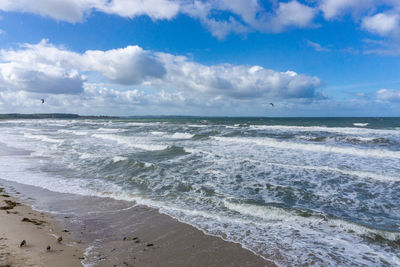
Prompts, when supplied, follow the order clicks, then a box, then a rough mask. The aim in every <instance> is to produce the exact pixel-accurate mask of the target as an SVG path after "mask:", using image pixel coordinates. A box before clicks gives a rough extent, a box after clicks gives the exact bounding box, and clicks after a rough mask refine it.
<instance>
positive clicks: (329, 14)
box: [319, 0, 377, 20]
mask: <svg viewBox="0 0 400 267" xmlns="http://www.w3.org/2000/svg"><path fill="white" fill-rule="evenodd" d="M376 2H377V1H375V0H321V1H320V5H319V6H320V9H321V10H322V12H323V14H324V17H325V19H328V20H329V19H334V18H336V17H341V16H343V15H344V14H347V13H351V14H353V15H355V16H356V15H358V14H360V13H361V12H363V11H365V10H368V9H371V8H372V7H374V5H375V4H376Z"/></svg>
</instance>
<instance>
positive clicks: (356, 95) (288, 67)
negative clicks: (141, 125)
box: [0, 0, 400, 116]
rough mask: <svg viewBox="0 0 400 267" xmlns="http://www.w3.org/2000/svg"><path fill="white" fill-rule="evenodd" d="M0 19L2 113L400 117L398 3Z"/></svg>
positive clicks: (95, 1) (215, 4) (139, 1)
mask: <svg viewBox="0 0 400 267" xmlns="http://www.w3.org/2000/svg"><path fill="white" fill-rule="evenodd" d="M0 17H1V19H0V49H1V51H0V112H1V113H8V112H21V113H22V112H27V113H32V112H72V113H80V114H106V115H208V116H222V115H229V116H398V115H399V112H400V107H399V104H400V75H399V70H400V60H399V59H400V58H399V56H400V45H399V43H400V3H399V2H398V1H396V0H381V1H376V0H346V1H344V0H308V1H296V0H292V1H277V0H269V1H267V0H264V1H257V0H230V1H228V0H212V1H211V0H208V1H205V0H203V1H200V0H130V1H128V0H111V1H106V0H37V1H35V3H34V4H33V3H32V1H29V0H3V1H1V2H0ZM40 98H45V99H46V103H45V104H43V105H42V104H41V102H40V101H39V100H40ZM269 102H274V103H275V106H274V108H272V107H271V106H269V105H268V103H269Z"/></svg>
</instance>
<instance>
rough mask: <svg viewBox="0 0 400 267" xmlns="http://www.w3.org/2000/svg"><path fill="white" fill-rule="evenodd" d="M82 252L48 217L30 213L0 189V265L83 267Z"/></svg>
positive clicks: (24, 205)
mask: <svg viewBox="0 0 400 267" xmlns="http://www.w3.org/2000/svg"><path fill="white" fill-rule="evenodd" d="M60 236H61V237H62V241H61V242H58V241H57V239H58V238H59V237H60ZM23 240H25V241H26V244H25V245H24V246H20V244H21V242H22V241H23ZM47 246H50V250H47ZM83 252H84V247H83V245H81V244H78V243H76V242H75V241H73V240H72V238H71V237H70V235H69V234H68V233H66V232H63V229H62V228H61V226H60V224H59V223H58V222H57V221H56V220H55V219H54V218H53V217H52V216H51V215H49V214H47V213H41V212H38V211H34V210H32V208H31V207H30V206H29V205H26V204H22V203H21V202H20V200H18V199H17V198H15V197H12V196H10V195H8V193H7V192H5V191H4V189H3V188H1V187H0V266H60V267H62V266H66V267H67V266H82V264H81V260H82V259H83Z"/></svg>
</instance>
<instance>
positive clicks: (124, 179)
mask: <svg viewBox="0 0 400 267" xmlns="http://www.w3.org/2000/svg"><path fill="white" fill-rule="evenodd" d="M0 143H3V144H6V145H7V153H8V154H7V155H9V156H7V157H0V178H1V179H5V180H10V181H14V182H18V183H23V184H29V185H34V186H38V187H43V188H46V189H49V190H52V191H56V192H66V193H74V194H81V195H93V196H100V197H111V198H116V199H124V200H133V201H136V202H137V203H140V204H144V205H148V206H151V207H155V208H157V209H159V210H160V212H162V213H165V214H167V215H170V216H172V217H174V218H177V219H178V220H180V221H182V222H185V223H188V224H191V225H193V226H195V227H197V228H199V229H201V230H203V231H204V232H206V233H208V234H211V235H216V236H220V237H222V238H223V239H225V240H229V241H233V242H238V243H240V244H242V246H243V247H245V248H247V249H249V250H251V251H253V252H254V253H256V254H258V255H260V256H262V257H266V258H269V259H272V260H273V261H274V262H275V263H276V264H278V265H281V266H287V265H291V266H293V265H317V266H338V265H340V266H400V118H312V119H310V118H296V119H289V118H287V119H269V118H159V119H157V118H152V119H121V120H13V121H1V122H0ZM0 149H3V150H5V149H6V148H5V147H4V145H2V146H0ZM22 150H23V151H26V153H21V152H20V151H22ZM13 151H19V152H18V153H13ZM4 153H5V152H4Z"/></svg>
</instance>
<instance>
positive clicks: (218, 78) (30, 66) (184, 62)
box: [0, 40, 322, 99]
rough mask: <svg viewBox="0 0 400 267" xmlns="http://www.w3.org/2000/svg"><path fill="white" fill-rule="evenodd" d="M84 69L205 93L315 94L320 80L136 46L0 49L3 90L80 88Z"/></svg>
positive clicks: (118, 79) (44, 44)
mask: <svg viewBox="0 0 400 267" xmlns="http://www.w3.org/2000/svg"><path fill="white" fill-rule="evenodd" d="M90 73H99V74H101V75H103V76H104V77H106V78H108V80H109V82H111V83H113V84H119V85H135V86H141V87H142V88H149V89H156V90H159V89H162V88H167V89H170V90H175V91H177V92H183V93H185V94H196V95H205V96H207V97H208V98H211V97H216V96H223V97H227V98H232V99H255V98H260V97H269V98H281V99H283V98H317V97H319V94H318V89H319V88H320V87H321V85H322V83H321V81H320V80H319V79H318V78H317V77H311V76H307V75H303V74H297V73H296V72H293V71H286V72H278V71H274V70H269V69H264V68H263V67H260V66H247V65H231V64H220V65H211V66H207V65H203V64H200V63H197V62H194V61H191V60H189V59H188V58H187V57H184V56H176V55H172V54H167V53H156V52H153V51H147V50H143V49H142V48H140V47H138V46H128V47H125V48H120V49H112V50H108V51H98V50H88V51H86V52H84V53H82V54H80V53H76V52H72V51H68V50H66V49H62V48H59V47H56V46H54V45H52V44H49V43H48V41H46V40H43V41H41V42H40V43H38V44H34V45H32V44H25V45H22V46H21V47H20V49H18V50H1V51H0V75H1V76H0V88H3V90H4V89H7V88H8V89H11V90H25V91H29V92H43V93H53V94H57V93H59V94H61V93H62V94H68V93H69V94H77V93H80V92H82V84H83V81H84V80H85V76H84V74H85V75H89V76H90ZM88 82H90V81H88Z"/></svg>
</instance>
